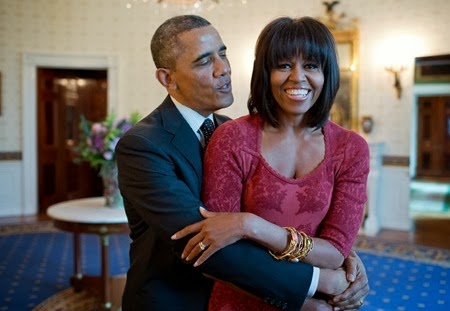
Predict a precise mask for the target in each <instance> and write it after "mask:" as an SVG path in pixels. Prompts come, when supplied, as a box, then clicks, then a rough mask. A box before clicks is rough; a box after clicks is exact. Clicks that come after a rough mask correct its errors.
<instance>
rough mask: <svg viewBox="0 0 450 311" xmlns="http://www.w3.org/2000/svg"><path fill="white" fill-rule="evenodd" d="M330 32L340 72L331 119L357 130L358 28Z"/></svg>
mask: <svg viewBox="0 0 450 311" xmlns="http://www.w3.org/2000/svg"><path fill="white" fill-rule="evenodd" d="M331 32H332V34H333V36H334V38H335V40H336V47H337V50H338V56H339V68H340V74H341V81H340V88H339V91H338V93H337V95H336V98H335V101H334V104H333V108H332V109H331V120H332V121H334V122H336V123H338V124H339V125H341V126H343V127H345V128H348V129H351V130H355V131H358V124H359V122H358V65H359V58H358V56H359V55H358V48H359V42H358V41H359V39H358V30H357V29H356V28H353V29H339V30H331Z"/></svg>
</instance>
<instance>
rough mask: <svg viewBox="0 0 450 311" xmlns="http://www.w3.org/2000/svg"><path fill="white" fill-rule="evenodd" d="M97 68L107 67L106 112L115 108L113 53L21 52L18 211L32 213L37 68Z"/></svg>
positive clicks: (115, 60)
mask: <svg viewBox="0 0 450 311" xmlns="http://www.w3.org/2000/svg"><path fill="white" fill-rule="evenodd" d="M38 67H47V68H68V69H101V70H106V71H107V79H108V89H107V101H108V113H111V112H113V111H114V112H118V108H119V107H118V58H117V56H115V55H82V54H52V53H24V54H23V55H22V100H23V101H22V211H21V214H22V215H36V214H37V213H38V211H39V207H38V185H37V180H38V178H37V177H38V176H37V163H36V162H37V137H36V136H37V107H36V105H37V104H36V102H37V68H38Z"/></svg>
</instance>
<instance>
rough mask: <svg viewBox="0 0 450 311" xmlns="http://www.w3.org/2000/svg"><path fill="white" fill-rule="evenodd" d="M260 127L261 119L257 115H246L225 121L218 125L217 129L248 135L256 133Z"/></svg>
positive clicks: (223, 131)
mask: <svg viewBox="0 0 450 311" xmlns="http://www.w3.org/2000/svg"><path fill="white" fill-rule="evenodd" d="M260 128H261V119H260V118H259V117H258V116H257V115H245V116H241V117H238V118H236V119H234V120H230V121H227V122H225V123H224V124H222V125H221V126H219V127H218V129H217V131H218V132H219V133H229V134H231V133H233V134H234V135H238V136H244V137H247V136H248V135H251V134H254V133H256V132H257V130H258V129H260ZM251 136H252V135H251Z"/></svg>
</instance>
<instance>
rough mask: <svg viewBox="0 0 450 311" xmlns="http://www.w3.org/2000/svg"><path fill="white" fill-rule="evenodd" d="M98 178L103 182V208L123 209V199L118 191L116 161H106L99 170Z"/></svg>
mask: <svg viewBox="0 0 450 311" xmlns="http://www.w3.org/2000/svg"><path fill="white" fill-rule="evenodd" d="M100 177H101V178H102V180H103V196H104V198H105V206H106V207H110V208H120V207H123V199H122V195H121V194H120V190H119V181H118V179H117V163H116V161H107V162H105V163H104V164H103V165H102V167H101V168H100Z"/></svg>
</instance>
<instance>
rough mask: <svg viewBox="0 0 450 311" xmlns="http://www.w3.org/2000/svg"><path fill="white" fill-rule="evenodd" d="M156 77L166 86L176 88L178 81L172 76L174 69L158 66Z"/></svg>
mask: <svg viewBox="0 0 450 311" xmlns="http://www.w3.org/2000/svg"><path fill="white" fill-rule="evenodd" d="M155 76H156V79H157V80H158V81H159V83H161V85H162V86H164V87H165V88H170V89H175V88H176V86H177V85H176V83H175V80H174V79H173V77H172V70H170V69H167V68H158V69H156V73H155Z"/></svg>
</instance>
